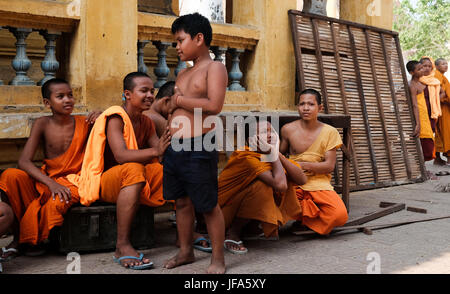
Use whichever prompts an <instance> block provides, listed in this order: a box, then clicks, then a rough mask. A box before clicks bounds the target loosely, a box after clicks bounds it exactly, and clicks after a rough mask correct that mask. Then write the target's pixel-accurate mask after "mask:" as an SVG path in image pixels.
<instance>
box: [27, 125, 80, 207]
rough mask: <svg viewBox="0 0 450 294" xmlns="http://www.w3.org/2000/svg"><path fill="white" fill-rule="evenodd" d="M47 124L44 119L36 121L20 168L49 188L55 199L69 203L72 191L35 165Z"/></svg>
mask: <svg viewBox="0 0 450 294" xmlns="http://www.w3.org/2000/svg"><path fill="white" fill-rule="evenodd" d="M46 124H47V118H45V117H42V118H39V119H37V120H36V121H35V123H34V124H33V126H32V128H31V132H30V137H29V138H28V140H27V142H26V143H25V147H24V149H23V151H22V154H21V155H20V158H19V162H18V166H19V168H20V169H21V170H23V171H25V172H26V173H27V174H28V175H30V176H31V177H32V178H34V179H35V180H36V181H38V182H41V183H43V184H44V185H46V186H47V187H49V189H50V191H51V192H52V197H53V199H54V197H55V195H59V196H60V199H61V201H63V199H65V200H66V202H68V201H69V200H70V198H71V194H70V189H69V188H67V187H64V186H62V185H60V184H58V183H57V182H55V181H54V180H53V179H51V178H50V177H49V176H47V175H46V174H44V173H42V172H41V170H40V169H39V168H37V167H36V166H35V165H34V163H33V157H34V155H35V154H36V150H37V148H38V146H39V142H40V140H41V138H42V137H43V135H44V131H45V128H46Z"/></svg>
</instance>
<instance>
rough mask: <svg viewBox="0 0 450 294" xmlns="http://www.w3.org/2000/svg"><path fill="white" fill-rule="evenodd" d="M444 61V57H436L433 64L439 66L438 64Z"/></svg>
mask: <svg viewBox="0 0 450 294" xmlns="http://www.w3.org/2000/svg"><path fill="white" fill-rule="evenodd" d="M445 61H447V60H445V59H444V58H438V59H436V61H435V63H434V64H435V65H436V66H439V65H441V63H443V62H445Z"/></svg>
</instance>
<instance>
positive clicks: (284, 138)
mask: <svg viewBox="0 0 450 294" xmlns="http://www.w3.org/2000/svg"><path fill="white" fill-rule="evenodd" d="M288 151H289V131H288V128H287V125H284V126H283V127H282V128H281V142H280V153H281V154H287V153H288Z"/></svg>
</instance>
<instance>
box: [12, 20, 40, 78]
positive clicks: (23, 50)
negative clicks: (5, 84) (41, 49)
mask: <svg viewBox="0 0 450 294" xmlns="http://www.w3.org/2000/svg"><path fill="white" fill-rule="evenodd" d="M9 31H10V32H11V33H12V34H13V35H14V37H16V40H17V42H16V57H15V58H14V60H13V61H12V62H11V65H12V67H13V69H14V70H15V71H16V76H15V77H14V79H13V80H12V81H11V82H10V83H9V84H10V85H14V86H18V85H34V84H35V83H34V82H33V81H32V80H31V79H30V78H29V77H28V76H27V71H28V70H29V69H30V67H31V61H30V60H29V59H28V56H27V43H25V40H26V38H27V37H28V35H29V34H30V33H31V32H32V29H25V28H9Z"/></svg>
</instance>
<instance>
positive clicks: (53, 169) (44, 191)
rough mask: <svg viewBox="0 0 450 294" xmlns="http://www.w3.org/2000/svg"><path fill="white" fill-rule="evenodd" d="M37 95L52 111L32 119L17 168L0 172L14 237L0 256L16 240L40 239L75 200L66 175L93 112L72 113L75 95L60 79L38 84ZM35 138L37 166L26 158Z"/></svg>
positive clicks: (73, 169) (77, 163)
mask: <svg viewBox="0 0 450 294" xmlns="http://www.w3.org/2000/svg"><path fill="white" fill-rule="evenodd" d="M42 96H43V99H44V100H43V101H44V105H45V107H47V108H50V109H51V111H52V115H51V116H44V117H41V118H38V119H37V120H36V121H35V122H34V124H33V126H32V128H31V133H30V137H29V138H28V140H27V142H26V144H25V147H24V150H23V152H22V154H21V156H20V159H19V162H18V164H19V168H20V170H19V169H13V168H11V169H7V170H5V171H4V172H3V173H2V175H1V177H0V193H1V194H2V198H3V200H4V201H7V202H9V204H10V205H11V207H12V209H13V211H14V215H15V222H14V224H13V235H14V239H13V241H12V243H11V244H9V245H8V246H7V247H6V248H3V250H2V251H3V252H2V256H1V257H2V258H9V257H12V256H13V255H17V254H18V251H17V248H18V245H19V243H28V244H32V245H37V244H42V242H43V241H45V240H46V239H47V238H48V236H49V233H50V230H51V229H52V228H53V227H55V226H61V225H62V223H63V220H64V218H63V215H64V214H65V213H66V212H67V210H68V209H69V207H71V206H72V205H73V204H75V203H77V202H78V201H79V194H78V189H77V187H76V186H74V185H73V184H72V183H70V182H69V181H68V180H67V178H66V176H67V175H69V174H77V173H79V172H80V170H81V164H82V161H83V155H84V151H85V146H86V141H87V138H88V135H89V130H90V125H92V124H93V122H94V121H95V119H96V117H97V116H98V115H99V112H94V113H91V114H90V115H89V116H88V117H85V116H72V115H71V113H72V111H73V109H74V105H75V99H74V97H73V95H72V89H71V88H70V86H69V84H68V83H67V82H66V81H64V80H62V79H51V80H49V81H47V82H46V83H44V85H43V86H42ZM40 142H43V146H44V155H45V159H44V165H43V166H42V168H41V169H39V168H38V167H36V166H35V165H34V163H33V161H32V160H33V157H34V155H35V153H36V150H37V149H38V146H39V143H40ZM5 196H6V197H5ZM57 198H58V199H57ZM37 249H39V246H38V247H34V248H33V250H34V251H35V252H37ZM39 251H42V249H39Z"/></svg>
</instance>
